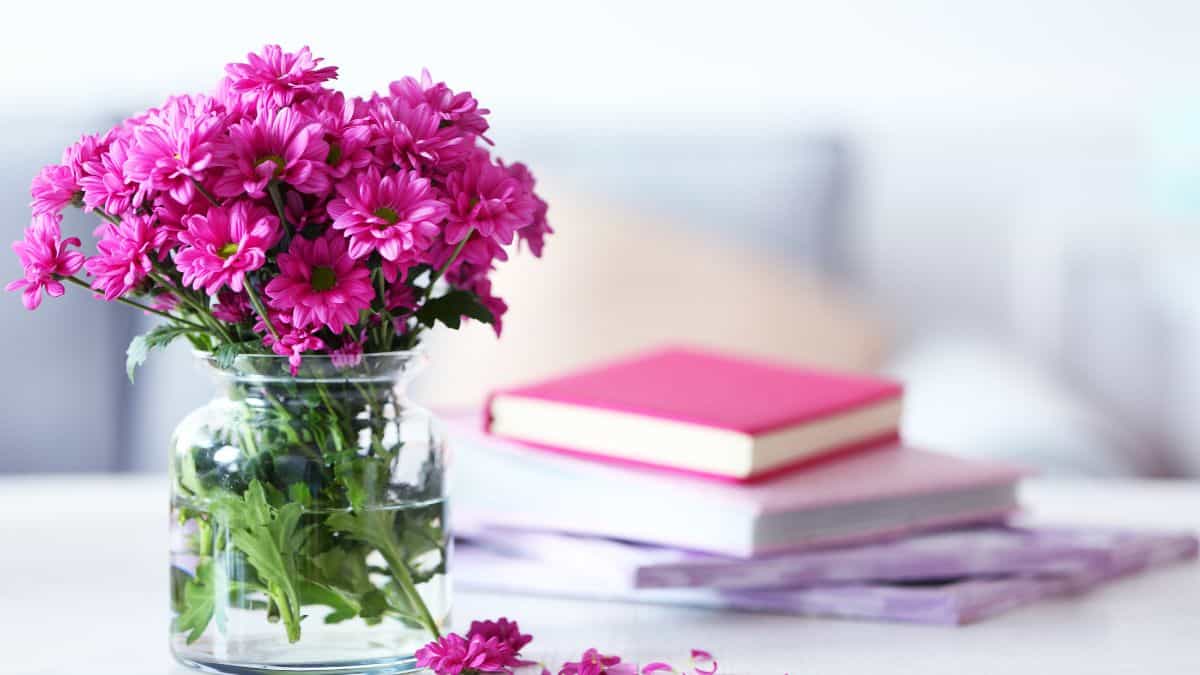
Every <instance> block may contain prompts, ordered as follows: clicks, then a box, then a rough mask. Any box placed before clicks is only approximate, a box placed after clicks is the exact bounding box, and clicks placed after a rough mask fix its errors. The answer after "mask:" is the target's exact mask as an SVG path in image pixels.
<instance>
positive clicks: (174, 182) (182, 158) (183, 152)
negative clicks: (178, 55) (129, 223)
mask: <svg viewBox="0 0 1200 675" xmlns="http://www.w3.org/2000/svg"><path fill="white" fill-rule="evenodd" d="M223 117H224V111H223V110H222V108H221V107H220V105H219V104H218V103H217V102H216V101H215V100H213V99H211V98H209V97H207V96H175V97H172V98H171V99H169V100H168V101H167V103H166V105H164V106H163V107H162V109H161V110H153V111H150V112H149V113H148V114H147V115H146V118H145V120H144V121H143V122H142V123H140V124H137V125H136V126H134V129H133V141H132V143H131V144H130V146H129V149H128V153H129V159H127V160H126V161H125V166H124V173H125V176H126V178H128V179H129V180H131V181H133V182H135V183H137V184H138V193H139V195H140V197H139V198H144V197H145V195H147V194H148V193H150V192H153V191H164V192H166V193H167V194H168V195H170V197H171V198H172V199H174V200H175V201H177V202H179V203H180V204H186V203H188V202H190V201H192V199H193V198H194V197H195V196H196V188H195V184H194V183H193V181H198V182H201V183H203V182H204V177H205V170H206V169H208V167H209V165H210V164H212V161H213V151H214V146H213V142H214V141H215V140H216V138H217V136H218V135H219V134H220V133H221V130H222V123H223Z"/></svg>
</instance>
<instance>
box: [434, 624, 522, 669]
mask: <svg viewBox="0 0 1200 675" xmlns="http://www.w3.org/2000/svg"><path fill="white" fill-rule="evenodd" d="M416 657H417V665H418V666H421V667H423V668H428V669H430V670H432V671H433V672H434V673H435V675H459V674H460V673H462V672H464V671H475V672H480V673H511V672H512V671H511V670H510V669H509V667H508V665H507V664H508V662H509V661H510V660H511V659H512V650H511V649H510V648H509V646H508V645H506V644H504V643H503V642H500V641H499V640H497V639H496V638H490V639H484V638H482V637H473V638H471V639H470V640H467V639H466V638H464V637H462V636H461V635H458V634H456V633H451V634H449V635H445V636H443V637H441V638H439V639H437V640H434V641H433V642H430V643H429V644H427V645H425V646H424V647H422V648H420V649H418V650H417V653H416Z"/></svg>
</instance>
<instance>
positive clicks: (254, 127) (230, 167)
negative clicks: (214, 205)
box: [213, 108, 329, 199]
mask: <svg viewBox="0 0 1200 675" xmlns="http://www.w3.org/2000/svg"><path fill="white" fill-rule="evenodd" d="M323 135H324V132H323V130H322V129H321V125H320V123H319V122H316V121H314V120H312V119H311V118H308V117H305V116H303V115H301V114H300V113H298V112H296V111H295V110H294V109H292V108H264V109H262V110H260V111H259V114H258V117H257V118H256V119H253V120H242V121H241V122H238V123H237V124H234V125H232V126H230V127H229V138H228V139H227V141H226V142H225V143H224V144H223V145H222V147H221V149H220V151H219V153H218V156H217V159H216V162H215V164H216V166H219V167H220V168H221V170H222V171H221V175H220V177H219V178H217V181H216V183H214V184H213V192H215V193H216V194H217V195H219V196H222V197H234V196H238V195H241V194H242V193H243V192H244V193H246V194H249V195H250V196H251V197H254V198H255V199H261V198H262V197H263V196H264V195H266V192H267V185H268V184H269V183H270V182H271V181H272V180H278V181H281V182H284V183H287V184H288V185H290V186H292V187H293V188H295V189H297V190H299V191H300V192H305V193H308V194H323V193H325V192H328V190H329V175H328V172H327V170H326V166H325V158H326V157H327V156H328V154H329V145H328V144H327V143H326V142H325V141H324V140H323V138H322V136H323Z"/></svg>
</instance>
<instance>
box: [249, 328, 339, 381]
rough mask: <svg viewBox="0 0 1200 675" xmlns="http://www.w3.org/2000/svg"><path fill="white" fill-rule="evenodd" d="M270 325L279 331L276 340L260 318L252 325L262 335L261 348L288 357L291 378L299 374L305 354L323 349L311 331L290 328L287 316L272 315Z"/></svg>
mask: <svg viewBox="0 0 1200 675" xmlns="http://www.w3.org/2000/svg"><path fill="white" fill-rule="evenodd" d="M271 325H273V326H274V327H275V330H277V331H279V339H278V340H276V339H275V337H274V336H273V335H271V332H270V331H269V330H268V329H267V325H266V323H265V322H264V321H263V320H262V318H261V317H259V319H258V320H257V321H256V322H255V323H254V331H255V332H256V333H261V334H262V336H263V339H262V343H263V346H265V347H267V348H269V349H270V350H271V351H273V352H275V353H276V354H278V355H280V356H286V357H288V366H289V370H290V371H291V373H292V376H293V377H295V376H296V374H297V373H299V372H300V364H301V363H303V362H304V361H303V359H304V353H305V352H315V351H320V350H322V349H324V348H325V342H324V341H323V340H322V339H321V338H319V337H317V336H316V335H313V332H314V331H313V330H310V329H307V328H297V327H295V326H292V325H291V319H290V318H289V315H286V314H279V313H273V314H272V315H271Z"/></svg>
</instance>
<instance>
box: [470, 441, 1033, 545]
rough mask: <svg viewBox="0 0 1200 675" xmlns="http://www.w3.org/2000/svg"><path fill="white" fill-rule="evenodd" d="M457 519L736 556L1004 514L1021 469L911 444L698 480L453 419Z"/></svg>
mask: <svg viewBox="0 0 1200 675" xmlns="http://www.w3.org/2000/svg"><path fill="white" fill-rule="evenodd" d="M450 432H451V437H450V440H451V447H452V450H453V452H454V457H455V464H456V467H455V473H456V482H457V489H456V490H455V494H456V495H457V496H456V502H455V519H456V522H457V523H458V524H459V526H460V527H461V528H463V529H464V530H466V531H470V530H471V529H478V528H485V527H508V528H520V529H529V530H539V531H557V532H568V533H576V534H585V535H596V536H605V537H611V538H615V539H624V540H629V541H636V542H643V543H650V544H658V545H663V546H672V547H677V548H684V549H689V550H695V551H709V552H714V553H724V554H727V555H732V556H737V557H749V556H757V555H762V554H764V553H768V552H772V551H785V550H796V549H805V548H813V547H817V546H829V545H834V544H841V543H850V542H860V541H865V540H873V539H881V538H887V537H889V536H894V535H896V534H900V533H907V532H913V531H921V530H928V529H931V528H935V527H942V526H946V525H954V524H962V523H974V522H988V521H995V520H996V519H998V518H1001V517H1003V516H1004V515H1005V514H1007V513H1009V512H1010V511H1012V510H1014V509H1015V508H1016V496H1015V493H1016V484H1017V481H1018V480H1019V478H1020V477H1021V476H1022V475H1023V472H1022V471H1021V470H1020V469H1017V468H1014V467H1011V466H1008V465H1005V464H1000V463H996V462H989V461H981V460H968V459H963V458H959V457H953V456H949V455H942V454H939V453H935V452H929V451H926V450H919V449H914V448H906V447H901V446H893V447H884V448H877V449H873V450H868V451H865V452H861V453H857V454H855V455H853V456H849V457H846V458H844V459H842V460H841V461H838V462H825V463H821V464H819V465H816V466H813V467H811V468H810V469H809V470H807V471H798V472H794V473H791V474H788V475H785V476H781V477H779V478H777V479H775V480H772V481H768V482H763V483H755V484H751V485H737V484H728V483H721V482H716V481H697V480H691V479H689V478H687V477H682V476H676V475H672V474H669V473H663V472H659V471H640V470H630V469H628V468H625V467H618V466H612V465H607V464H602V463H595V462H581V461H578V460H576V459H573V458H569V457H563V456H560V455H556V454H552V453H545V452H541V451H539V450H535V449H531V448H529V447H527V446H526V445H524V444H521V443H516V442H511V441H506V440H504V439H500V438H496V437H495V436H491V435H488V434H485V433H483V432H482V431H481V430H480V429H479V426H478V424H477V421H476V420H474V419H471V418H458V419H454V418H451V419H450Z"/></svg>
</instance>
